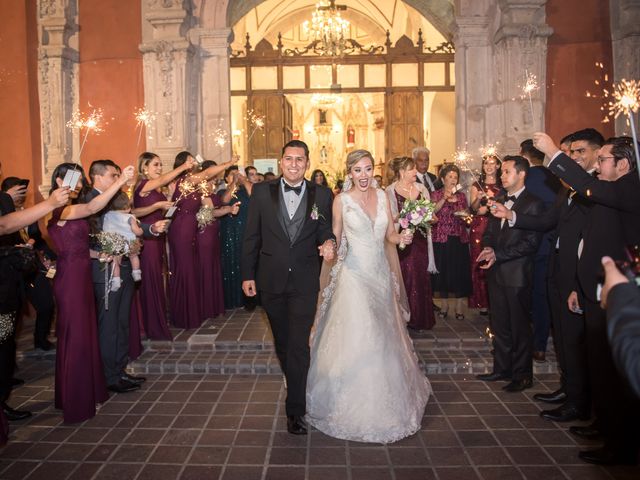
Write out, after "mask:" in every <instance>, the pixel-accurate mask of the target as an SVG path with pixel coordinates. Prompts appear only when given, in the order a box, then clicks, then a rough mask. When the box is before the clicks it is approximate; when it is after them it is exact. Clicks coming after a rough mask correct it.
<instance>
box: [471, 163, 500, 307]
mask: <svg viewBox="0 0 640 480" xmlns="http://www.w3.org/2000/svg"><path fill="white" fill-rule="evenodd" d="M501 188H502V185H501V183H500V159H499V158H498V157H497V156H495V155H491V156H486V157H483V158H482V174H481V175H480V184H479V185H478V184H473V185H472V186H471V211H472V212H474V213H475V215H474V217H473V220H472V222H471V228H470V230H469V251H470V257H471V284H472V293H471V295H470V296H469V308H479V309H480V314H481V315H487V314H488V308H489V296H488V293H487V280H486V274H487V271H486V270H483V269H481V268H480V267H479V264H478V263H477V262H475V259H476V258H478V255H480V252H481V251H482V235H483V234H484V231H485V230H486V229H487V224H488V223H489V217H488V216H487V215H488V210H487V207H486V205H483V204H482V203H484V202H482V199H483V198H486V197H488V198H493V197H495V196H496V195H497V194H498V192H499V191H500V189H501ZM481 202H482V203H481Z"/></svg>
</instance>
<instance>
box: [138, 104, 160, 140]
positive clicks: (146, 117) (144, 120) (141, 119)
mask: <svg viewBox="0 0 640 480" xmlns="http://www.w3.org/2000/svg"><path fill="white" fill-rule="evenodd" d="M133 116H134V117H135V118H136V128H139V129H140V130H139V131H138V141H137V142H136V147H137V146H138V145H140V137H142V127H143V126H144V128H145V129H146V130H148V129H149V127H150V126H151V124H152V123H153V122H154V121H155V119H156V116H157V114H156V112H152V111H151V110H147V109H146V107H145V108H138V109H136V110H135V111H134V112H133Z"/></svg>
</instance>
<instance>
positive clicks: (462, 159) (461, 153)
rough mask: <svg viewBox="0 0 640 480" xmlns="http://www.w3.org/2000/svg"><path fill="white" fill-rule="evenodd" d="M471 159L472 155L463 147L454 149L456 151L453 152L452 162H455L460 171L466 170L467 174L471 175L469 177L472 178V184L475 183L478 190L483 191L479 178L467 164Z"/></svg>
mask: <svg viewBox="0 0 640 480" xmlns="http://www.w3.org/2000/svg"><path fill="white" fill-rule="evenodd" d="M471 160H473V157H472V156H471V154H470V153H469V152H468V151H466V150H464V149H460V148H459V149H458V150H456V153H454V154H453V163H455V164H456V165H457V166H458V168H459V169H460V170H461V171H463V172H467V173H468V174H469V175H471V178H472V179H473V182H472V184H474V183H475V184H476V185H477V186H478V188H479V189H480V191H484V189H483V188H482V185H481V184H480V179H478V176H477V175H476V174H475V172H474V171H473V169H472V168H471V167H470V166H469V161H471Z"/></svg>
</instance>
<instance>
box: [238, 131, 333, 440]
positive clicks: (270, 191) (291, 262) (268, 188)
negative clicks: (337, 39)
mask: <svg viewBox="0 0 640 480" xmlns="http://www.w3.org/2000/svg"><path fill="white" fill-rule="evenodd" d="M308 167H309V149H308V147H307V145H306V144H305V143H304V142H301V141H299V140H292V141H291V142H289V143H287V144H286V145H285V146H284V148H283V149H282V158H281V159H280V169H281V171H282V177H280V178H279V179H277V180H272V181H270V182H265V183H259V184H256V185H254V186H253V191H252V194H251V201H250V203H249V213H248V218H247V223H246V226H245V231H244V239H243V246H242V260H241V270H242V279H243V282H242V290H243V291H244V293H245V295H247V296H249V297H253V296H255V295H256V293H257V291H260V298H261V300H262V306H263V307H264V309H265V311H266V312H267V316H268V318H269V323H270V324H271V330H272V332H273V337H274V340H275V347H276V354H277V355H278V360H279V361H280V365H281V367H282V371H283V373H284V375H285V378H286V381H287V400H286V413H287V429H288V431H289V432H290V433H293V434H306V433H307V427H306V424H305V422H304V418H303V417H304V415H305V413H306V398H305V397H306V385H307V372H308V370H309V362H310V352H309V334H310V332H311V327H312V325H313V320H314V317H315V312H316V303H317V300H318V291H319V288H320V284H319V274H320V265H319V262H318V250H319V251H320V255H322V256H324V258H325V259H326V260H331V259H332V258H333V256H334V254H335V237H334V235H333V233H332V231H331V201H332V195H331V191H330V190H329V189H328V188H325V187H323V186H321V185H317V184H315V183H313V182H308V181H306V180H305V178H304V174H305V171H306V170H307V168H308Z"/></svg>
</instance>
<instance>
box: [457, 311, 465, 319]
mask: <svg viewBox="0 0 640 480" xmlns="http://www.w3.org/2000/svg"><path fill="white" fill-rule="evenodd" d="M456 320H464V313H456Z"/></svg>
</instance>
